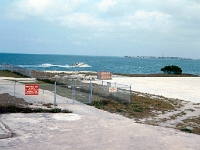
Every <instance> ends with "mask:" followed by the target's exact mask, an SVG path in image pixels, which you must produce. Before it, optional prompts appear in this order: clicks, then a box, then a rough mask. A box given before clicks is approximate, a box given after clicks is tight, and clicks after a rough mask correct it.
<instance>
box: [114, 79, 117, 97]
mask: <svg viewBox="0 0 200 150" xmlns="http://www.w3.org/2000/svg"><path fill="white" fill-rule="evenodd" d="M116 84H117V83H116V82H115V88H116ZM114 97H116V92H114Z"/></svg>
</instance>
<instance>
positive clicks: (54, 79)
mask: <svg viewBox="0 0 200 150" xmlns="http://www.w3.org/2000/svg"><path fill="white" fill-rule="evenodd" d="M1 70H9V71H11V72H16V73H19V74H21V75H23V76H27V77H30V78H37V79H38V80H42V81H46V82H50V83H52V84H48V86H46V85H45V84H40V88H41V89H43V90H48V91H51V92H54V93H55V94H54V104H55V103H56V94H58V95H60V96H63V97H67V98H70V99H72V100H73V103H74V102H75V100H77V101H80V102H82V103H91V102H92V101H95V100H101V99H105V98H112V99H114V100H116V101H118V102H123V103H130V97H131V93H132V92H131V86H128V85H122V84H117V83H116V82H115V83H112V82H106V81H102V82H101V83H100V84H97V83H95V82H93V81H92V80H89V81H88V80H83V79H82V78H80V77H79V76H77V77H76V78H74V76H72V75H67V74H64V73H62V74H59V73H51V72H45V71H36V70H29V69H25V68H22V67H19V66H14V65H10V64H2V65H1ZM17 88H18V87H16V89H17ZM110 88H113V89H115V91H112V92H111V91H110ZM43 96H44V95H43Z"/></svg>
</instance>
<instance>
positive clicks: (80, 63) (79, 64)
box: [70, 62, 87, 67]
mask: <svg viewBox="0 0 200 150" xmlns="http://www.w3.org/2000/svg"><path fill="white" fill-rule="evenodd" d="M86 65H87V64H85V63H82V62H78V63H75V64H73V65H70V67H83V66H86Z"/></svg>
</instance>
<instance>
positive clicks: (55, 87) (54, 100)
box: [54, 82, 57, 106]
mask: <svg viewBox="0 0 200 150" xmlns="http://www.w3.org/2000/svg"><path fill="white" fill-rule="evenodd" d="M56 105H57V104H56V82H55V84H54V106H56Z"/></svg>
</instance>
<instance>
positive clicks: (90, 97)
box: [89, 80, 92, 103]
mask: <svg viewBox="0 0 200 150" xmlns="http://www.w3.org/2000/svg"><path fill="white" fill-rule="evenodd" d="M89 103H92V82H91V80H90V96H89Z"/></svg>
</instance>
